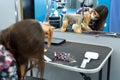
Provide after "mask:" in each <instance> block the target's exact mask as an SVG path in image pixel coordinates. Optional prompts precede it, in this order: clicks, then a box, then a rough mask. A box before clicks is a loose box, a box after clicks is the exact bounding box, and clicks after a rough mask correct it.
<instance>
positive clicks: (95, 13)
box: [88, 8, 100, 20]
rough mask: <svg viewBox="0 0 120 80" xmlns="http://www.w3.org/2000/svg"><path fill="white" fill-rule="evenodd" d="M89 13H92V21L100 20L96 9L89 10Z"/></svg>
mask: <svg viewBox="0 0 120 80" xmlns="http://www.w3.org/2000/svg"><path fill="white" fill-rule="evenodd" d="M88 12H89V13H90V16H91V19H92V20H98V19H99V18H100V15H99V13H98V12H97V11H95V9H93V8H89V10H88Z"/></svg>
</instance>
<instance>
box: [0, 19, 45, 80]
mask: <svg viewBox="0 0 120 80" xmlns="http://www.w3.org/2000/svg"><path fill="white" fill-rule="evenodd" d="M0 44H3V45H4V46H5V47H6V48H7V49H8V50H9V51H10V52H11V53H12V54H13V55H14V57H15V59H16V65H17V73H18V80H24V77H25V75H26V72H27V71H28V70H29V69H31V68H32V67H33V66H34V65H32V66H31V67H30V68H28V62H29V60H34V61H35V64H38V66H39V70H40V72H41V75H40V76H41V78H43V74H44V66H45V62H44V58H43V55H44V32H43V30H42V26H41V25H40V23H38V22H37V21H35V20H31V19H29V20H23V21H20V22H17V23H15V24H13V25H11V26H10V27H9V28H7V29H5V30H3V31H2V32H1V35H0Z"/></svg>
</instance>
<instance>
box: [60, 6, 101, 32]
mask: <svg viewBox="0 0 120 80" xmlns="http://www.w3.org/2000/svg"><path fill="white" fill-rule="evenodd" d="M98 18H99V14H98V13H97V12H96V11H95V10H94V9H92V8H90V9H89V10H88V11H86V12H84V16H83V15H81V14H66V15H65V16H64V18H63V25H62V27H61V32H65V31H66V29H67V27H68V26H69V25H70V24H71V25H73V30H74V32H76V33H82V30H83V29H84V30H88V31H91V30H92V29H91V28H90V27H89V26H88V24H89V22H90V20H91V19H98Z"/></svg>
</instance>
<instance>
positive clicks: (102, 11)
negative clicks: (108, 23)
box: [90, 5, 108, 31]
mask: <svg viewBox="0 0 120 80" xmlns="http://www.w3.org/2000/svg"><path fill="white" fill-rule="evenodd" d="M95 11H97V12H98V13H99V15H100V18H99V19H98V20H97V21H95V23H94V24H93V25H91V26H90V27H91V28H92V30H96V31H102V30H103V27H104V23H105V20H106V18H107V15H108V8H107V7H106V6H105V5H100V6H97V7H96V8H95ZM91 21H92V20H91Z"/></svg>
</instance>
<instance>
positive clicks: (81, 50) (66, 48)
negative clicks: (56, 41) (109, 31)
mask: <svg viewBox="0 0 120 80" xmlns="http://www.w3.org/2000/svg"><path fill="white" fill-rule="evenodd" d="M87 51H90V52H97V53H99V58H98V59H97V60H91V61H90V62H89V63H88V64H87V65H86V67H85V68H81V67H80V65H81V63H82V61H83V59H84V54H85V52H87ZM112 51H113V49H112V48H110V47H107V46H102V45H92V44H84V43H75V42H65V43H63V44H60V45H52V46H51V47H50V48H48V51H47V53H46V56H48V57H49V58H50V59H53V57H54V52H66V53H70V55H71V56H73V57H74V59H75V60H76V62H74V63H70V62H65V61H46V63H48V64H51V65H54V66H56V67H59V68H63V69H67V70H71V71H75V72H79V73H80V74H81V75H82V77H83V78H84V80H91V78H90V77H89V76H87V75H86V74H89V73H97V72H99V80H102V68H103V66H104V64H105V63H106V62H107V61H108V65H107V79H106V80H109V75H110V62H111V54H112Z"/></svg>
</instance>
